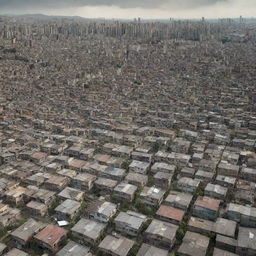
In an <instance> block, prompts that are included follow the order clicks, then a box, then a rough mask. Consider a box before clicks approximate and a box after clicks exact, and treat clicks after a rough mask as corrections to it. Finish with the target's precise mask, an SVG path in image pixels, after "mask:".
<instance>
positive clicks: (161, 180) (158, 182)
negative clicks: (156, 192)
mask: <svg viewBox="0 0 256 256" xmlns="http://www.w3.org/2000/svg"><path fill="white" fill-rule="evenodd" d="M172 176H173V174H172V173H166V172H157V173H156V174H155V175H154V185H155V186H156V187H159V188H163V189H168V188H169V187H170V185H171V181H172Z"/></svg>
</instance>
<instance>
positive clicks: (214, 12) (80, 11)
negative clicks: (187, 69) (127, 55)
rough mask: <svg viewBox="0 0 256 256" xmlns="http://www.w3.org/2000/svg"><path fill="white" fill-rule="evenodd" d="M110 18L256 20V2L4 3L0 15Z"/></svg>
mask: <svg viewBox="0 0 256 256" xmlns="http://www.w3.org/2000/svg"><path fill="white" fill-rule="evenodd" d="M33 13H41V14H46V15H65V16H81V17H85V18H107V19H112V18H114V19H134V18H137V17H140V18H142V19H169V18H186V19H190V18H201V17H205V18H234V17H239V16H240V15H242V16H243V17H256V0H0V14H33Z"/></svg>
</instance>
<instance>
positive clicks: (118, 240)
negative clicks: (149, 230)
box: [98, 235, 135, 256]
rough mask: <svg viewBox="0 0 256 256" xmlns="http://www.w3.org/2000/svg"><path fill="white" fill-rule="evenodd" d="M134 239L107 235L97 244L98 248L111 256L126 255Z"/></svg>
mask: <svg viewBox="0 0 256 256" xmlns="http://www.w3.org/2000/svg"><path fill="white" fill-rule="evenodd" d="M134 244H135V242H134V241H132V240H130V239H128V238H126V237H122V236H113V235H107V236H106V237H105V238H104V239H103V240H102V241H101V243H100V244H99V247H98V248H99V250H100V251H101V252H103V253H104V254H107V255H111V256H127V255H128V253H129V251H130V250H131V249H132V247H133V245H134Z"/></svg>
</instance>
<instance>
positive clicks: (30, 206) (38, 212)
mask: <svg viewBox="0 0 256 256" xmlns="http://www.w3.org/2000/svg"><path fill="white" fill-rule="evenodd" d="M48 208H49V207H48V205H46V204H43V203H40V202H37V201H33V200H32V201H30V202H29V203H27V204H26V210H27V212H28V213H29V214H31V215H33V216H45V214H46V213H47V210H48Z"/></svg>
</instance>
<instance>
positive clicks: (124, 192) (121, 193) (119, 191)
mask: <svg viewBox="0 0 256 256" xmlns="http://www.w3.org/2000/svg"><path fill="white" fill-rule="evenodd" d="M136 190H137V186H134V185H132V184H128V183H124V182H122V183H120V184H118V185H117V186H116V187H115V188H114V195H115V196H116V197H117V198H119V199H124V200H127V201H128V202H132V201H133V199H134V197H135V193H136Z"/></svg>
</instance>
